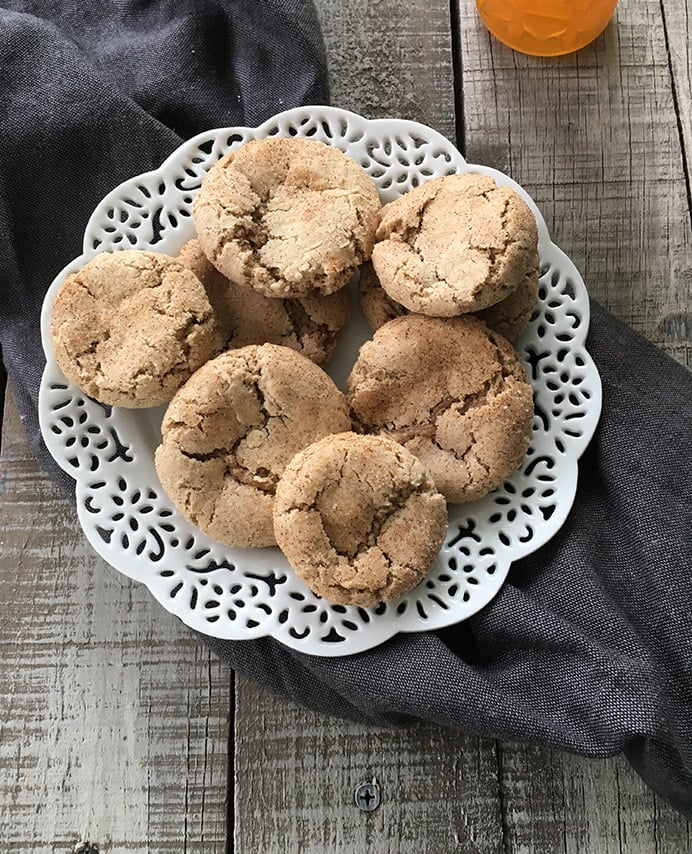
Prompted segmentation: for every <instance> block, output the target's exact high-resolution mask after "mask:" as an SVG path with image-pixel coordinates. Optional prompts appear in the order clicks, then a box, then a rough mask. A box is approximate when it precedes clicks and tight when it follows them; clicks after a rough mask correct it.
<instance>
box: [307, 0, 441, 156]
mask: <svg viewBox="0 0 692 854" xmlns="http://www.w3.org/2000/svg"><path fill="white" fill-rule="evenodd" d="M315 6H316V7H317V13H318V15H319V18H320V22H321V24H322V32H323V34H324V41H325V46H326V48H327V59H328V62H329V84H330V90H331V100H332V104H333V105H334V106H335V107H341V108H342V109H344V110H353V111H354V112H356V113H360V114H361V115H364V116H366V117H367V118H371V119H377V118H385V117H390V118H399V119H413V120H414V121H418V122H423V123H424V124H427V125H430V127H434V128H435V129H436V130H439V131H440V133H442V134H444V135H445V136H446V137H448V138H449V139H452V140H453V139H454V72H453V67H452V43H451V24H450V7H449V0H405V2H404V0H348V2H344V1H343V0H317V1H316V3H315Z"/></svg>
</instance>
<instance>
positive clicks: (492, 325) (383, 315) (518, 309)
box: [358, 252, 539, 341]
mask: <svg viewBox="0 0 692 854" xmlns="http://www.w3.org/2000/svg"><path fill="white" fill-rule="evenodd" d="M538 275H539V259H538V252H536V255H535V259H534V263H533V264H532V266H531V269H530V270H529V271H528V273H527V274H526V275H525V276H524V278H523V279H522V280H521V282H520V283H519V287H518V288H516V290H514V291H512V293H511V294H510V295H509V296H507V297H505V298H504V299H503V300H500V302H498V303H495V305H491V306H489V307H488V308H484V309H481V311H476V312H472V314H473V315H474V316H475V317H477V318H478V319H479V320H482V321H483V322H484V323H485V325H486V326H487V327H488V328H489V329H492V330H494V331H495V332H499V333H500V335H502V337H503V338H506V339H507V340H508V341H516V339H517V338H518V337H519V336H520V335H521V333H522V332H523V331H524V329H525V328H526V324H527V323H528V322H529V320H530V319H531V314H532V312H533V309H534V307H535V305H536V300H537V298H538V285H539V282H538ZM358 293H359V296H360V308H361V311H362V312H363V315H364V317H365V319H366V320H367V322H368V325H369V326H370V328H371V329H372V331H373V332H375V331H376V330H377V329H379V328H380V326H384V324H385V323H388V322H389V321H390V320H394V318H395V317H401V315H402V314H408V313H409V312H408V309H407V308H406V307H405V306H403V305H401V303H398V302H396V301H395V300H393V299H392V298H391V297H390V296H389V294H388V293H387V291H385V289H384V288H383V287H382V285H380V281H379V279H378V278H377V273H376V272H375V270H374V268H373V266H372V264H371V263H367V264H364V265H363V267H362V268H361V271H360V278H359V280H358Z"/></svg>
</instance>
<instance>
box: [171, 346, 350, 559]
mask: <svg viewBox="0 0 692 854" xmlns="http://www.w3.org/2000/svg"><path fill="white" fill-rule="evenodd" d="M350 426H351V421H350V418H349V416H348V407H347V404H346V400H345V398H344V395H343V394H342V393H341V392H340V391H339V390H338V389H337V387H336V386H335V385H334V383H333V382H332V380H331V379H330V377H328V376H327V374H325V373H324V371H322V370H321V369H320V368H318V367H317V365H315V364H313V363H312V362H311V361H310V360H309V359H307V358H306V357H305V356H301V355H300V354H298V353H296V352H295V351H294V350H290V349H288V348H287V347H277V346H275V345H273V344H264V345H262V346H254V345H253V346H248V347H243V348H241V349H239V350H228V351H227V352H225V353H222V354H221V355H220V356H217V357H216V358H215V359H213V360H212V361H210V362H207V364H206V365H204V366H203V367H202V368H200V369H199V371H197V372H196V373H195V374H194V375H193V376H192V377H191V379H190V380H189V381H188V382H187V383H186V384H185V385H184V386H183V387H182V388H181V389H180V391H179V392H178V393H177V394H176V395H175V397H174V398H173V400H172V401H171V402H170V404H169V406H168V409H167V410H166V414H165V416H164V418H163V423H162V425H161V432H162V436H163V440H162V443H161V445H160V446H159V447H158V448H157V450H156V455H155V464H156V471H157V473H158V475H159V479H160V480H161V484H162V485H163V488H164V490H165V491H166V493H167V495H168V497H169V498H170V499H171V500H172V501H173V503H174V504H175V505H176V507H177V508H178V510H179V511H180V512H181V513H182V514H183V515H184V516H185V517H186V518H187V519H189V520H190V521H191V522H192V523H193V524H195V525H197V526H198V527H199V528H200V529H201V530H202V531H204V532H205V533H206V534H209V535H210V536H211V537H213V538H214V539H216V540H217V541H218V542H220V543H224V544H226V545H230V546H247V547H252V546H269V545H273V544H274V542H275V539H274V530H273V525H272V506H273V503H274V492H275V489H276V484H277V482H278V480H279V477H280V476H281V474H282V473H283V471H284V468H285V467H286V464H287V463H288V462H289V461H290V460H291V459H292V457H293V456H294V455H295V454H296V453H297V452H298V451H300V450H301V449H302V448H304V447H305V446H306V445H309V444H310V443H311V442H315V441H316V440H318V439H321V438H322V437H324V436H327V435H329V434H330V433H333V432H340V431H343V430H348V429H350Z"/></svg>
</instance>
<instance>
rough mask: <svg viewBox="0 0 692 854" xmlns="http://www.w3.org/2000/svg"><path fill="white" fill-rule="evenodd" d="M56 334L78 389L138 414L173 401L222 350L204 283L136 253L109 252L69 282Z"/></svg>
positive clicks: (61, 296) (158, 258) (54, 324)
mask: <svg viewBox="0 0 692 854" xmlns="http://www.w3.org/2000/svg"><path fill="white" fill-rule="evenodd" d="M50 332H51V339H52V341H53V346H54V347H55V356H56V359H57V362H58V365H59V366H60V370H61V371H62V372H63V373H64V374H65V376H66V377H67V378H68V379H69V380H70V381H71V382H73V383H74V384H75V385H77V386H78V387H79V388H80V389H82V391H84V392H85V393H86V394H88V395H90V396H91V397H94V398H96V400H99V401H101V402H102V403H108V404H111V405H113V406H124V407H130V408H140V407H147V406H157V405H158V404H161V403H165V402H166V401H168V400H170V399H171V397H172V396H173V394H174V393H175V391H176V390H177V389H178V388H179V387H180V386H181V385H182V384H183V383H184V382H185V380H187V378H188V377H189V376H190V374H192V372H193V371H195V370H196V369H197V368H199V367H200V365H202V364H204V362H206V361H207V359H210V358H211V357H212V356H213V355H214V353H215V352H217V350H218V345H219V341H218V336H217V330H216V324H215V322H214V318H213V315H212V309H211V305H210V304H209V300H208V299H207V296H206V294H205V292H204V288H203V287H202V284H201V283H200V281H199V280H198V279H197V277H196V276H195V275H194V274H193V273H192V272H191V271H190V270H188V269H187V268H185V267H183V265H182V264H179V263H178V262H177V261H174V260H173V259H172V258H169V257H167V256H166V255H160V254H157V253H155V252H142V251H138V250H134V249H129V250H125V251H122V252H114V253H111V252H103V253H101V254H99V255H97V256H96V257H95V258H93V259H92V260H91V261H89V262H88V263H87V264H85V266H84V267H82V269H81V270H79V272H77V273H74V274H73V275H71V276H68V277H67V279H66V280H65V282H64V284H63V286H62V287H61V289H60V291H59V292H58V295H57V297H56V299H55V304H54V306H53V313H52V316H51V326H50Z"/></svg>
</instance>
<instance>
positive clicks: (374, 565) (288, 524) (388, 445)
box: [274, 433, 447, 606]
mask: <svg viewBox="0 0 692 854" xmlns="http://www.w3.org/2000/svg"><path fill="white" fill-rule="evenodd" d="M446 528H447V506H446V504H445V500H444V498H443V497H442V495H440V493H439V492H438V491H437V490H436V489H435V485H434V484H433V482H432V479H431V478H430V475H429V474H428V473H427V472H426V470H425V469H424V468H423V466H422V465H421V463H420V461H419V460H417V459H416V457H414V456H413V455H412V454H411V453H409V452H408V451H407V450H406V449H405V448H402V447H401V445H398V444H397V443H396V442H393V441H391V440H390V439H386V438H383V437H380V436H359V435H357V434H355V433H341V434H339V435H336V436H328V437H327V438H326V439H322V440H321V441H319V442H316V443H315V444H313V445H309V446H308V447H307V448H305V449H304V450H303V451H301V452H300V453H299V454H297V456H295V457H294V458H293V460H291V462H290V463H289V464H288V466H287V467H286V470H285V471H284V474H283V476H282V477H281V480H280V481H279V483H278V486H277V488H276V502H275V505H274V530H275V532H276V540H277V542H278V544H279V546H280V547H281V549H282V550H283V552H284V554H285V555H286V557H287V558H288V561H289V563H290V564H291V566H292V567H293V568H294V569H295V571H296V573H297V574H298V575H299V576H300V577H301V578H303V580H304V581H305V582H306V583H307V584H308V586H309V587H310V588H311V589H312V590H313V591H314V592H315V593H317V594H318V595H319V596H324V597H325V598H326V599H329V600H330V601H332V602H339V603H341V604H344V605H363V606H368V605H374V604H375V603H376V602H381V601H382V600H385V599H393V598H395V597H396V596H400V595H401V594H403V593H406V592H407V591H408V590H410V589H411V588H412V587H415V586H416V584H418V582H419V581H420V580H421V579H422V578H423V577H424V576H425V575H427V573H428V572H429V570H430V568H431V566H432V564H433V562H434V560H435V557H436V556H437V553H438V551H439V549H440V546H441V545H442V542H443V540H444V536H445V532H446Z"/></svg>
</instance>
